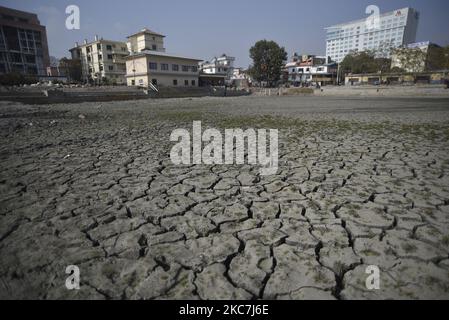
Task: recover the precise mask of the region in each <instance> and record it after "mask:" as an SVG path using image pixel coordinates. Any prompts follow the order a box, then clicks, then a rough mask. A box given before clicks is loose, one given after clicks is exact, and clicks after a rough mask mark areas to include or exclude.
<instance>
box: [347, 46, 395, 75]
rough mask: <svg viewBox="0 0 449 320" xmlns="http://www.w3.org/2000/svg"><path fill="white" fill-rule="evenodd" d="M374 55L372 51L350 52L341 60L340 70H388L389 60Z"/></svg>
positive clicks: (359, 71)
mask: <svg viewBox="0 0 449 320" xmlns="http://www.w3.org/2000/svg"><path fill="white" fill-rule="evenodd" d="M376 56H377V53H376V52H374V51H362V52H350V53H349V54H348V55H347V56H346V57H345V58H344V59H343V61H342V62H341V64H340V70H341V72H342V73H343V74H347V73H355V74H357V73H378V72H389V71H390V67H391V60H390V59H388V58H383V57H376Z"/></svg>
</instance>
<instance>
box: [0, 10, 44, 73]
mask: <svg viewBox="0 0 449 320" xmlns="http://www.w3.org/2000/svg"><path fill="white" fill-rule="evenodd" d="M49 65H50V58H49V53H48V44H47V30H46V29H45V26H42V25H41V24H40V21H39V19H38V17H37V15H36V14H34V13H29V12H24V11H19V10H14V9H9V8H5V7H1V6H0V74H2V73H10V72H17V73H22V74H36V75H46V73H47V67H48V66H49Z"/></svg>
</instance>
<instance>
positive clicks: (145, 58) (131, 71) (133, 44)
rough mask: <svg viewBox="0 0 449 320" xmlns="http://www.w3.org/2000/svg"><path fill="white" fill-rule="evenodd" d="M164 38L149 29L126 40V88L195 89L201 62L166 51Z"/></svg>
mask: <svg viewBox="0 0 449 320" xmlns="http://www.w3.org/2000/svg"><path fill="white" fill-rule="evenodd" d="M164 37H165V36H163V35H161V34H159V33H156V32H153V31H151V30H149V29H143V30H142V31H140V32H138V33H136V34H134V35H131V36H129V37H128V43H127V45H128V48H129V50H130V55H129V56H127V57H126V58H125V59H126V81H127V84H128V85H129V86H142V87H148V86H150V85H154V86H168V87H176V86H180V87H197V86H198V82H199V81H198V76H199V71H198V63H199V62H200V61H202V60H201V59H195V58H189V57H185V56H182V55H176V54H169V53H166V52H165V48H164Z"/></svg>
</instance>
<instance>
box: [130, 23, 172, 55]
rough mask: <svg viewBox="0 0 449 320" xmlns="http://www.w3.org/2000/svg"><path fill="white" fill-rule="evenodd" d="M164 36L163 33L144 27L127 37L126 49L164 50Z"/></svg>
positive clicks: (131, 50) (137, 50) (135, 50)
mask: <svg viewBox="0 0 449 320" xmlns="http://www.w3.org/2000/svg"><path fill="white" fill-rule="evenodd" d="M164 38H165V36H164V35H162V34H160V33H157V32H154V31H152V30H150V29H148V28H144V29H142V30H141V31H139V32H137V33H135V34H133V35H131V36H129V37H128V42H127V46H128V51H129V52H132V53H136V52H142V51H148V50H149V51H158V52H165V48H164Z"/></svg>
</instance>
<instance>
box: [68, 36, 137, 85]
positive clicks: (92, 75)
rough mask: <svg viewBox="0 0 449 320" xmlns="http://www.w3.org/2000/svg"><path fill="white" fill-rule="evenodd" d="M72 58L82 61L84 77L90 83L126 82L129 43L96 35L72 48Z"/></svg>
mask: <svg viewBox="0 0 449 320" xmlns="http://www.w3.org/2000/svg"><path fill="white" fill-rule="evenodd" d="M70 53H71V54H72V59H79V60H80V62H81V69H82V79H83V81H85V82H90V83H99V84H100V83H109V84H126V80H125V75H126V60H125V57H126V56H127V55H128V54H129V51H128V47H127V44H126V43H125V42H120V41H112V40H104V39H102V38H99V37H98V36H95V40H94V41H93V42H90V43H89V42H88V41H87V40H84V43H83V44H82V45H79V44H78V43H76V45H75V47H74V48H72V49H70Z"/></svg>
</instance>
